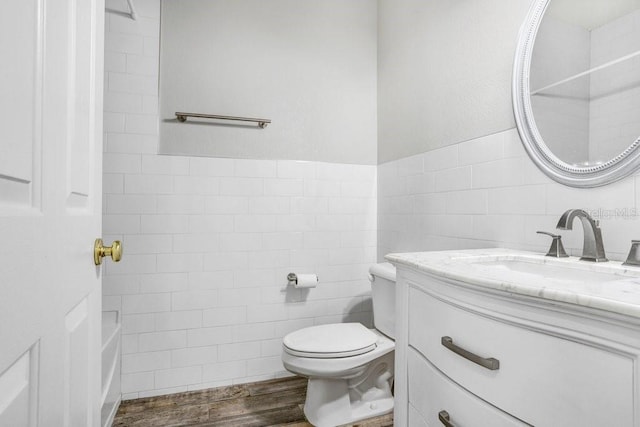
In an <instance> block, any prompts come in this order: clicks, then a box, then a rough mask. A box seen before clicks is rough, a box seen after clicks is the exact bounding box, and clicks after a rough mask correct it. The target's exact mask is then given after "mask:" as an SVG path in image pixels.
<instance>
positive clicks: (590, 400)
mask: <svg viewBox="0 0 640 427" xmlns="http://www.w3.org/2000/svg"><path fill="white" fill-rule="evenodd" d="M469 252H473V251H469ZM400 256H401V254H400V255H397V256H396V257H389V259H390V260H391V261H392V262H394V263H395V264H396V266H397V268H398V270H397V271H398V274H397V295H396V298H397V313H398V319H397V323H396V324H397V327H398V330H397V334H396V335H397V338H396V379H395V396H396V409H395V423H396V425H398V426H406V425H408V426H411V427H413V426H420V427H422V426H430V427H437V426H449V425H451V426H456V427H474V426H480V427H483V426H491V427H494V426H496V427H500V426H526V425H535V426H542V427H544V426H563V427H565V426H566V427H571V426H576V427H589V426H594V427H601V426H616V427H621V426H635V427H639V426H640V386H639V384H640V374H639V372H640V371H639V368H638V362H640V318H638V317H635V316H629V315H627V314H624V315H623V314H619V313H616V312H611V311H604V310H601V309H593V308H591V307H588V306H585V305H581V304H579V303H567V302H563V301H557V300H553V299H548V298H544V297H539V296H532V295H523V294H521V293H519V292H518V289H517V287H512V286H506V289H502V288H501V287H499V286H498V287H490V286H483V285H481V284H480V285H479V284H477V283H475V284H474V283H469V282H465V281H463V280H458V279H453V278H452V277H451V275H448V274H446V271H445V272H444V274H442V275H440V274H439V272H438V270H437V269H431V268H428V266H427V268H420V267H419V266H416V265H415V264H416V262H415V259H413V261H412V263H411V265H406V264H403V263H402V261H401V259H399V258H397V257H400ZM425 256H427V257H428V255H425ZM445 270H446V269H445ZM447 276H448V277H447ZM471 282H472V281H471ZM503 284H504V282H503ZM637 286H638V290H639V292H640V281H638V285H637ZM502 287H503V288H504V287H505V286H502ZM529 293H530V292H529ZM541 294H542V292H541ZM586 299H588V297H586ZM576 301H579V298H577V299H576ZM638 308H639V309H640V306H639V307H638Z"/></svg>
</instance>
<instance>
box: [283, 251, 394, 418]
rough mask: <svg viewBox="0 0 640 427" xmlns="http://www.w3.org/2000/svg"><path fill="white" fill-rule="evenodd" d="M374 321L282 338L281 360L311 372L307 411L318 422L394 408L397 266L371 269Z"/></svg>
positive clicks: (303, 331) (306, 373)
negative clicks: (369, 326) (366, 325)
mask: <svg viewBox="0 0 640 427" xmlns="http://www.w3.org/2000/svg"><path fill="white" fill-rule="evenodd" d="M369 272H370V273H371V274H370V277H369V279H370V280H371V284H372V300H373V315H374V325H375V326H376V329H368V328H366V327H365V326H364V325H362V324H360V323H334V324H329V325H319V326H312V327H309V328H304V329H300V330H298V331H295V332H292V333H290V334H288V335H287V336H285V337H284V339H283V352H282V363H283V365H284V367H285V369H287V370H288V371H290V372H292V373H294V374H297V375H300V376H304V377H307V378H308V379H309V380H308V386H307V397H306V401H305V405H304V413H305V416H306V417H307V419H308V420H309V422H310V423H311V424H313V425H314V426H317V427H335V426H339V425H343V424H350V423H353V422H356V421H360V420H363V419H366V418H370V417H375V416H378V415H382V414H386V413H389V412H391V411H392V410H393V395H392V393H391V388H392V385H393V373H394V366H393V363H394V357H393V356H394V352H393V350H394V348H395V343H394V341H393V338H394V336H395V323H394V315H393V314H394V313H393V311H394V310H395V289H394V288H395V268H394V267H393V266H392V265H391V264H389V263H383V264H375V265H374V266H372V267H371V269H370V270H369Z"/></svg>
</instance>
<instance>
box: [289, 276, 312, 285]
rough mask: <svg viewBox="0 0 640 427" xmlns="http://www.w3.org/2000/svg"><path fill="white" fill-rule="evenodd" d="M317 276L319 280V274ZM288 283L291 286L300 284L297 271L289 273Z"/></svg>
mask: <svg viewBox="0 0 640 427" xmlns="http://www.w3.org/2000/svg"><path fill="white" fill-rule="evenodd" d="M303 276H304V275H303ZM315 278H316V280H318V276H315ZM287 285H290V286H297V285H298V275H297V274H296V273H289V274H287Z"/></svg>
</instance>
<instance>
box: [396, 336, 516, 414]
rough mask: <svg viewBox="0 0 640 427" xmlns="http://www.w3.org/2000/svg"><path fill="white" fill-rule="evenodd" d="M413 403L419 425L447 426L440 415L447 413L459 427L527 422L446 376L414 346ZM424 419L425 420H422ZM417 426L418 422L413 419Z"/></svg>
mask: <svg viewBox="0 0 640 427" xmlns="http://www.w3.org/2000/svg"><path fill="white" fill-rule="evenodd" d="M407 356H408V378H409V404H410V405H412V406H413V408H415V411H416V412H417V414H415V413H414V414H412V418H415V419H416V421H419V422H417V423H415V425H421V424H423V423H424V422H426V423H428V424H429V425H431V426H441V427H442V426H444V425H446V424H445V423H443V422H442V421H440V420H439V415H440V414H441V413H442V415H443V416H445V415H444V412H446V414H447V416H448V420H449V421H450V422H451V423H452V424H453V425H455V426H456V427H467V426H469V427H474V426H491V427H514V426H525V425H526V424H524V423H522V422H521V421H519V420H517V419H515V418H513V417H511V416H509V415H508V414H506V413H504V412H502V411H500V410H499V409H496V408H495V407H493V406H491V405H489V404H488V403H486V402H484V401H483V400H481V399H479V398H477V397H476V396H474V395H473V394H471V393H469V392H468V391H466V390H465V389H463V388H462V387H460V386H459V385H457V384H456V383H454V382H453V381H451V380H450V379H449V378H447V377H446V376H444V375H442V373H441V372H439V371H438V370H437V369H436V368H435V367H434V366H433V365H432V364H431V363H429V362H428V361H427V360H426V359H425V358H424V357H422V356H421V355H420V354H419V353H418V352H416V351H415V350H413V349H411V348H410V349H409V353H408V355H407ZM420 421H421V422H420ZM409 425H410V426H412V427H413V426H414V421H410V423H409Z"/></svg>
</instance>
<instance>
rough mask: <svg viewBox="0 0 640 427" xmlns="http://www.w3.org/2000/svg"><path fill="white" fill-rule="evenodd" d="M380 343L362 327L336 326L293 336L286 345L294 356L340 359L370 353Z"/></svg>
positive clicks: (306, 330) (358, 325) (322, 327)
mask: <svg viewBox="0 0 640 427" xmlns="http://www.w3.org/2000/svg"><path fill="white" fill-rule="evenodd" d="M377 341H378V336H377V335H376V334H374V333H373V332H371V331H370V330H369V329H367V328H366V327H364V326H363V325H362V324H360V323H334V324H330V325H319V326H312V327H310V328H304V329H300V330H298V331H295V332H292V333H290V334H288V335H287V336H286V337H284V340H283V343H284V346H285V349H286V351H287V352H288V353H289V354H292V355H294V356H301V357H317V358H337V357H349V356H357V355H359V354H364V353H368V352H369V351H371V350H373V349H374V348H376V342H377Z"/></svg>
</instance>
